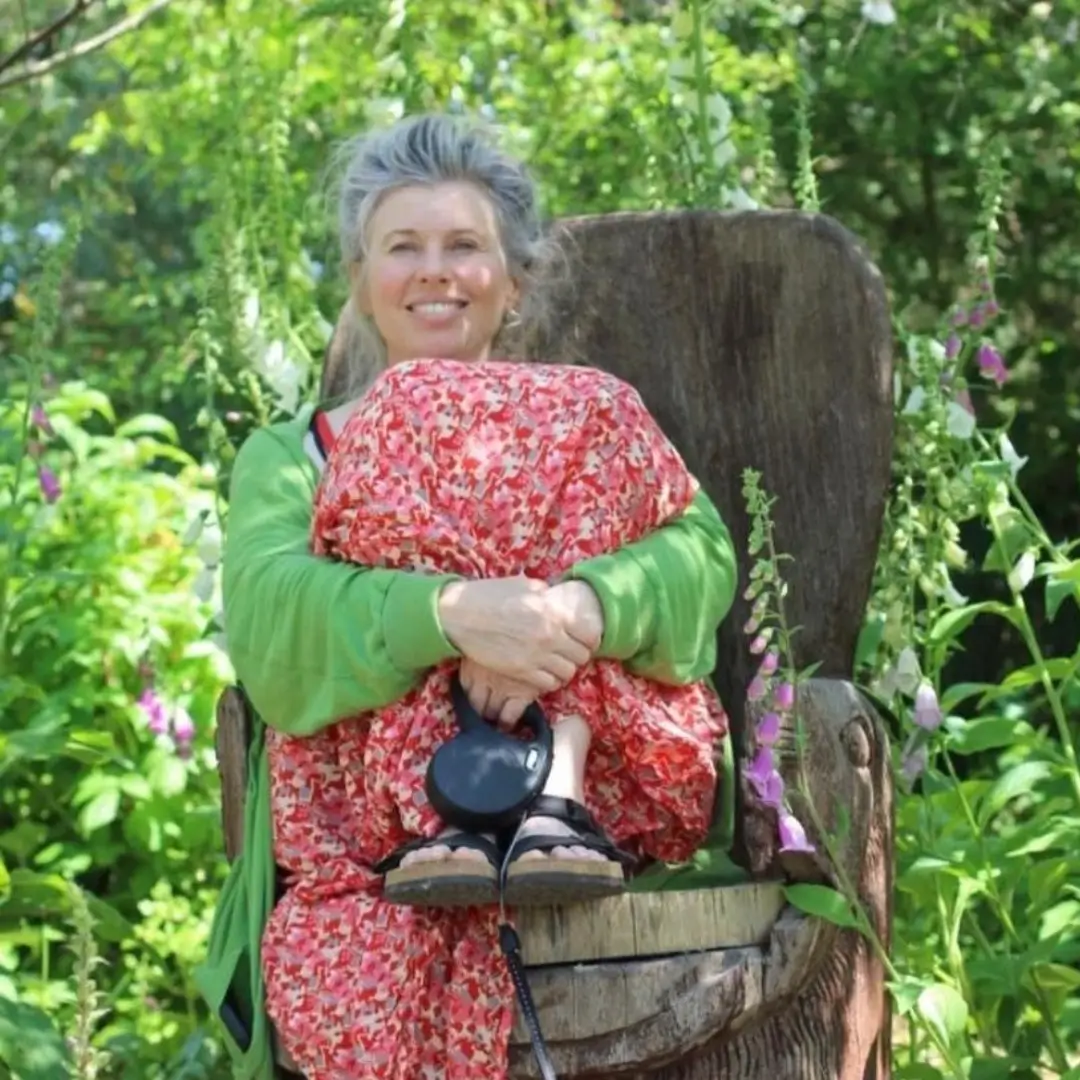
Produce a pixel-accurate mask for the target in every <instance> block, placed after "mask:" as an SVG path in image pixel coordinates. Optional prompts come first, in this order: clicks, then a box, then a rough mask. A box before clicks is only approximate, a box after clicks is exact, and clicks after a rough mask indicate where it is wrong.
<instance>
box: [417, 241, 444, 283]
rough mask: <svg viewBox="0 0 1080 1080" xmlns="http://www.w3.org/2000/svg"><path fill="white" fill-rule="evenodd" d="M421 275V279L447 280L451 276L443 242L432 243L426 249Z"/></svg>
mask: <svg viewBox="0 0 1080 1080" xmlns="http://www.w3.org/2000/svg"><path fill="white" fill-rule="evenodd" d="M419 275H420V280H421V281H446V280H447V279H448V278H449V276H450V275H449V272H448V268H447V265H446V258H445V257H444V255H443V250H442V245H441V244H439V245H436V244H431V245H429V246H428V247H426V248H425V249H424V258H423V261H422V262H421V264H420V269H419Z"/></svg>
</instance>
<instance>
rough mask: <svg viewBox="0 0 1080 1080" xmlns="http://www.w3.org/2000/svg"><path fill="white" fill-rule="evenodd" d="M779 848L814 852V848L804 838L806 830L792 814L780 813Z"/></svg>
mask: <svg viewBox="0 0 1080 1080" xmlns="http://www.w3.org/2000/svg"><path fill="white" fill-rule="evenodd" d="M780 850H781V851H787V852H804V853H806V854H808V855H811V854H813V853H814V851H815V850H816V848H815V847H814V845H813V844H811V843H810V841H809V840H808V839H807V838H806V830H805V829H804V828H803V827H802V824H801V822H800V821H799V819H798V818H797V817H796V816H795V815H794V814H781V815H780Z"/></svg>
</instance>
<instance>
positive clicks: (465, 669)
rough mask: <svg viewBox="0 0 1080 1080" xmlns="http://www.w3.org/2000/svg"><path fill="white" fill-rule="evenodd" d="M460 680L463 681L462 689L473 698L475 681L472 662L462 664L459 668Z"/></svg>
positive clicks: (467, 695)
mask: <svg viewBox="0 0 1080 1080" xmlns="http://www.w3.org/2000/svg"><path fill="white" fill-rule="evenodd" d="M458 682H460V683H461V689H462V690H464V691H465V696H466V697H469V698H470V700H471V695H472V692H473V685H474V682H475V680H474V678H473V669H472V665H471V664H462V665H461V667H460V668H458Z"/></svg>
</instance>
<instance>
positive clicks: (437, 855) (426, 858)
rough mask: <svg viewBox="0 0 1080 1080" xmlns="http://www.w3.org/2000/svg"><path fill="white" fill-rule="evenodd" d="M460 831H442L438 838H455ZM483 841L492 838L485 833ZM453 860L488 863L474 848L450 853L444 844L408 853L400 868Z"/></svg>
mask: <svg viewBox="0 0 1080 1080" xmlns="http://www.w3.org/2000/svg"><path fill="white" fill-rule="evenodd" d="M461 831H462V830H461V829H451V828H446V829H443V831H442V832H441V833H439V836H440V837H442V836H457V835H458V834H459V833H460V832H461ZM482 835H483V836H484V839H485V840H492V841H494V838H493V837H491V836H488V835H487V834H486V833H484V834H482ZM450 860H453V861H454V862H480V863H486V862H487V861H488V859H487V856H486V855H485V854H484V853H483V852H482V851H477V850H476V849H475V848H457V849H456V850H454V851H451V849H450V848H448V847H446V846H445V845H444V844H432V845H431V846H430V847H422V848H418V849H417V850H416V851H410V852H409V854H408V855H406V856H405V857H404V858H403V859H402V860H401V865H402V867H406V866H413V865H415V864H417V863H425V862H446V861H450Z"/></svg>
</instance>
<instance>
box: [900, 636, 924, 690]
mask: <svg viewBox="0 0 1080 1080" xmlns="http://www.w3.org/2000/svg"><path fill="white" fill-rule="evenodd" d="M921 681H922V672H921V671H920V670H919V658H918V657H917V656H916V655H915V650H914V649H913V648H912V647H911V646H910V645H908V646H906V647H905V648H904V649H902V650H901V652H900V655H899V656H898V657H897V658H896V683H897V686H899V687H900V689H901V690H902V691H903V692H904V693H905V694H914V693H915V691H916V689H918V686H919V683H920V682H921Z"/></svg>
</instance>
